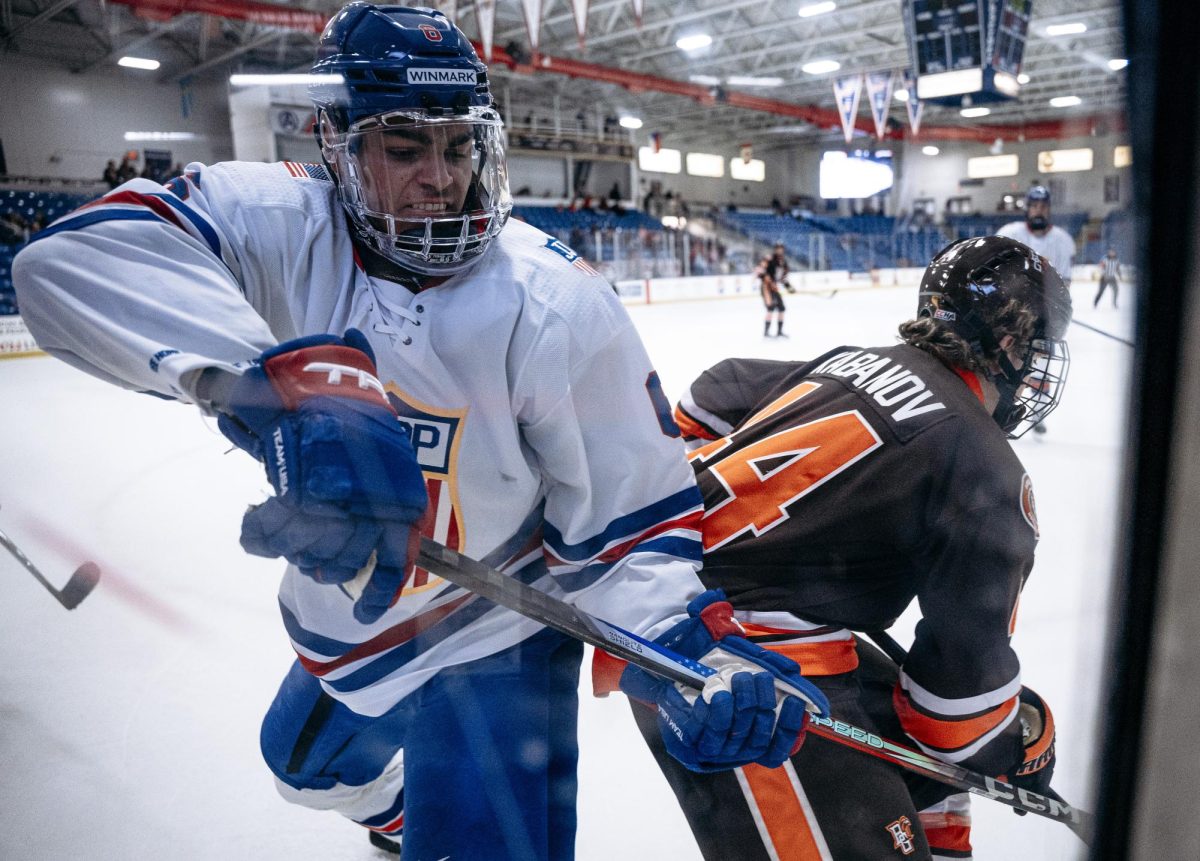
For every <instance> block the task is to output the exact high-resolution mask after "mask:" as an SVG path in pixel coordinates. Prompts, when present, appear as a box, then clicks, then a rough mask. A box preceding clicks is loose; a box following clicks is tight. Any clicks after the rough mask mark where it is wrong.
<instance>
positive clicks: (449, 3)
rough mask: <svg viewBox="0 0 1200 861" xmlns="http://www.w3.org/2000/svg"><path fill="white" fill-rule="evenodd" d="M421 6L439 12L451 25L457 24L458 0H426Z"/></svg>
mask: <svg viewBox="0 0 1200 861" xmlns="http://www.w3.org/2000/svg"><path fill="white" fill-rule="evenodd" d="M423 5H426V6H430V7H432V8H434V9H436V10H438V11H439V12H441V13H442V14H443V15H445V16H446V17H447V18H449V19H450V23H451V24H457V23H458V0H426V2H425V3H424V4H423Z"/></svg>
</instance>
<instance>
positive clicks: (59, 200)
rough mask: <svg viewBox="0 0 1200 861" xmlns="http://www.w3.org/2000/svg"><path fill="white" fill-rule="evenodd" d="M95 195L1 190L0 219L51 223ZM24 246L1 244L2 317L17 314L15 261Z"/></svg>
mask: <svg viewBox="0 0 1200 861" xmlns="http://www.w3.org/2000/svg"><path fill="white" fill-rule="evenodd" d="M93 197H95V195H92V194H77V193H72V192H63V191H41V190H39V191H29V190H22V189H0V219H5V218H7V217H8V216H10V215H12V214H16V215H17V216H18V217H19V218H20V220H21V222H22V223H24V224H32V223H33V222H34V221H35V220H36V221H40V222H41V223H42V224H49V223H50V222H52V221H54V220H55V219H56V218H59V217H61V216H63V215H65V214H66V213H68V212H70V211H71V210H72V209H75V208H77V207H79V206H82V205H83V204H85V203H87V202H88V201H89V200H91V199H92V198H93ZM20 248H21V245H20V244H16V245H12V244H2V243H0V314H15V313H16V312H17V297H16V294H15V293H14V292H13V285H12V261H13V258H14V257H15V256H16V255H17V251H19V250H20Z"/></svg>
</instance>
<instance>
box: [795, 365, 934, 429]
mask: <svg viewBox="0 0 1200 861" xmlns="http://www.w3.org/2000/svg"><path fill="white" fill-rule="evenodd" d="M889 366H890V367H889ZM813 374H829V375H830V376H834V377H841V378H842V379H844V380H846V381H848V382H849V383H850V384H851V385H853V386H854V387H855V388H858V389H862V390H863V391H864V392H866V393H867V394H869V395H870V396H871V397H872V398H874V399H875V403H877V404H879V405H880V406H881V407H887V408H889V409H891V410H892V413H891V416H892V421H894V422H902V421H904V420H905V419H911V418H913V417H914V416H919V415H922V414H923V413H931V412H933V411H934V410H943V409H945V408H946V405H945V404H943V403H942V402H941V401H937V402H935V403H932V404H927V403H925V401H927V400H929V399H930V398H932V397H933V392H931V391H929V390H928V389H927V388H926V387H925V381H924V380H922V379H921V378H920V377H918V376H917V375H916V374H914V373H913V372H912V371H909V370H906V369H905V367H904V366H903V365H900V364H897V363H896V362H894V361H893V360H891V359H885V358H883V357H882V356H877V355H875V354H874V353H864V352H863V351H862V350H851V351H849V352H846V353H838V354H837V355H836V356H834V357H833V358H832V359H829V360H828V361H825V362H822V363H821V364H820V365H819V366H818V367H817V368H816V369H815V370H814V371H813Z"/></svg>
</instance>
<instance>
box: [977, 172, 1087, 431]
mask: <svg viewBox="0 0 1200 861" xmlns="http://www.w3.org/2000/svg"><path fill="white" fill-rule="evenodd" d="M996 235H997V236H1007V237H1008V238H1009V239H1015V240H1017V241H1018V242H1021V243H1024V244H1025V245H1028V246H1029V247H1030V248H1032V249H1033V250H1034V251H1036V252H1037V253H1038V254H1040V255H1042V256H1043V257H1045V258H1046V259H1047V260H1049V261H1050V265H1051V266H1053V267H1054V269H1055V271H1056V272H1058V277H1060V278H1061V279H1062V281H1063V284H1065V285H1066V286H1067V289H1068V290H1069V289H1070V287H1071V268H1072V266H1073V265H1074V262H1075V240H1074V239H1072V238H1071V234H1069V233H1067V231H1065V230H1063V229H1062V228H1061V227H1058V226H1057V225H1053V224H1051V223H1050V190H1049V189H1047V188H1046V187H1045V186H1044V185H1034V186H1031V187H1030V189H1029V191H1027V192H1026V193H1025V220H1024V221H1010V222H1009V223H1008V224H1005V225H1004V226H1003V227H1001V228H1000V229H999V230H998V231H996ZM1034 433H1036V434H1044V433H1046V425H1045V424H1044V423H1039V424H1038V425H1037V426H1036V427H1035V428H1034Z"/></svg>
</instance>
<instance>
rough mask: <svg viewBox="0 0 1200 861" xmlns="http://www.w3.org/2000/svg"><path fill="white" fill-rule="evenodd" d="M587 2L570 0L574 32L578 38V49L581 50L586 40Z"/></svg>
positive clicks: (587, 0) (584, 0) (586, 0)
mask: <svg viewBox="0 0 1200 861" xmlns="http://www.w3.org/2000/svg"><path fill="white" fill-rule="evenodd" d="M588 3H589V0H571V11H572V12H573V13H574V15H575V32H576V34H577V35H578V36H579V47H580V49H582V48H583V43H584V40H585V39H586V38H587V16H588Z"/></svg>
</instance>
